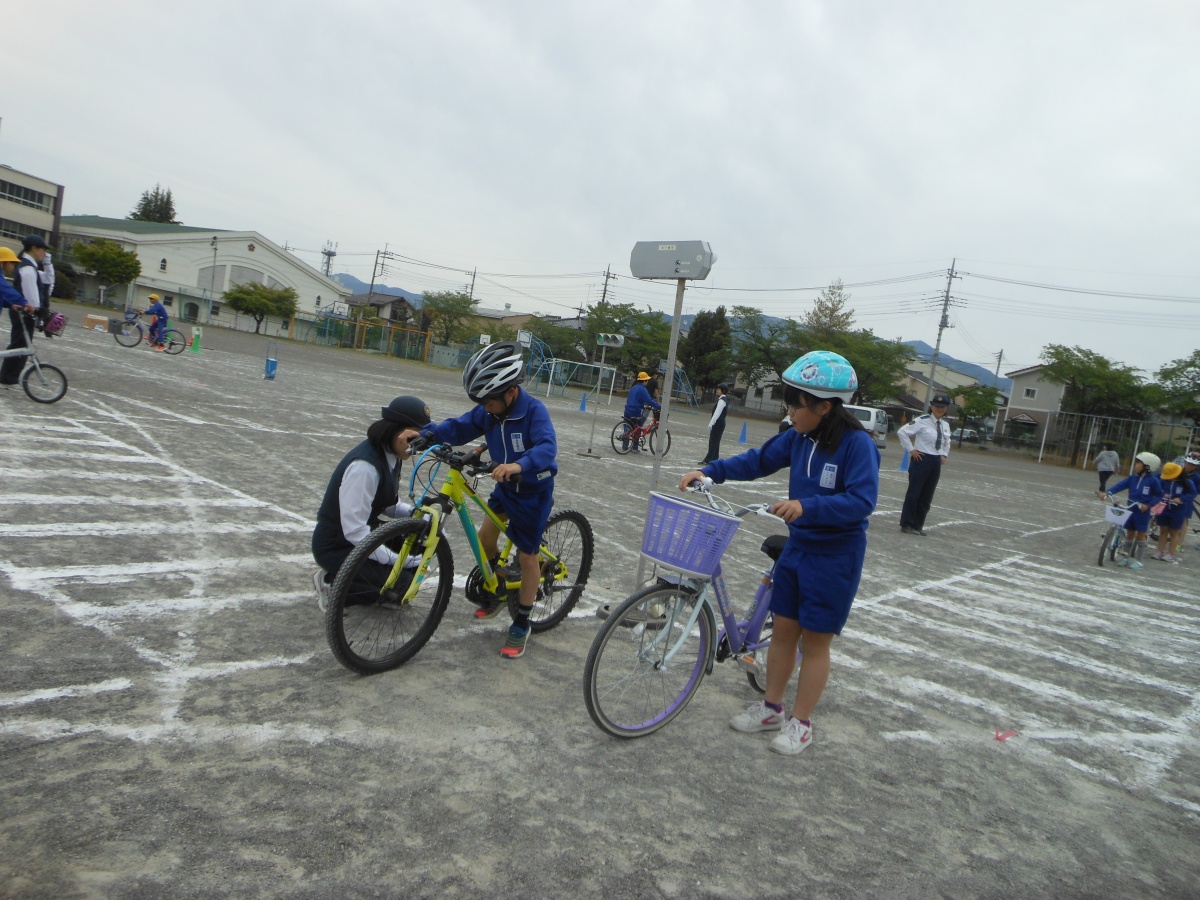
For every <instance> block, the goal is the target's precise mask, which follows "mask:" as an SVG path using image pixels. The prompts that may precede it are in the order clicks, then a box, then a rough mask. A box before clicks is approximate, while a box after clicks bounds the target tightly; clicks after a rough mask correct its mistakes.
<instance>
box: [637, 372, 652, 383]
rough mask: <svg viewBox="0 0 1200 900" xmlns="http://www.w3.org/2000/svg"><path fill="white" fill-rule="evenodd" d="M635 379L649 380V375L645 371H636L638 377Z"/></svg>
mask: <svg viewBox="0 0 1200 900" xmlns="http://www.w3.org/2000/svg"><path fill="white" fill-rule="evenodd" d="M637 380H638V381H649V380H650V376H649V375H647V374H646V373H645V372H638V377H637Z"/></svg>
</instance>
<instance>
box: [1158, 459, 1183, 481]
mask: <svg viewBox="0 0 1200 900" xmlns="http://www.w3.org/2000/svg"><path fill="white" fill-rule="evenodd" d="M1182 474H1183V466H1181V465H1180V464H1179V463H1175V462H1169V463H1167V464H1166V465H1165V466H1163V467H1162V477H1163V480H1164V481H1174V480H1175V479H1176V478H1178V477H1179V476H1180V475H1182Z"/></svg>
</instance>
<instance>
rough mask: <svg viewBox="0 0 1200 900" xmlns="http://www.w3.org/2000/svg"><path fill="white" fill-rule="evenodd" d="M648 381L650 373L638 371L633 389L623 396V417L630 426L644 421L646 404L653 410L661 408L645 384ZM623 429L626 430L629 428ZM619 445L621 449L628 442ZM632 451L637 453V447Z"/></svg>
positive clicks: (627, 444)
mask: <svg viewBox="0 0 1200 900" xmlns="http://www.w3.org/2000/svg"><path fill="white" fill-rule="evenodd" d="M649 381H650V374H649V373H648V372H638V375H637V384H635V385H634V386H633V389H632V390H631V391H630V392H629V396H628V397H626V398H625V413H624V416H623V418H624V419H625V421H626V422H628V423H629V427H630V428H632V427H634V426H635V425H641V424H642V423H643V422H645V421H646V416H645V413H643V412H642V411H643V410H644V409H645V408H646V407H647V406H649V407H650V408H651V409H654V410H660V409H662V406H660V405H659V403H658V401H657V400H655V399H654V396H653V395H652V394H651V393H650V390H649V387H648V386H647V385H648V383H649ZM625 430H626V432H628V431H629V428H627V429H625ZM621 446H622V449H624V448H625V447H627V446H629V442H628V441H621ZM633 452H634V453H637V452H638V448H637V447H634V448H633Z"/></svg>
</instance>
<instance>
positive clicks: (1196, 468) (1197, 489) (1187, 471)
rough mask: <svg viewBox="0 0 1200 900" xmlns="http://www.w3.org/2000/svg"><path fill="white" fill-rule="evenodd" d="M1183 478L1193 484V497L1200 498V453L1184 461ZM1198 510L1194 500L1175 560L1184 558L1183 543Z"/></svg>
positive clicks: (1176, 548)
mask: <svg viewBox="0 0 1200 900" xmlns="http://www.w3.org/2000/svg"><path fill="white" fill-rule="evenodd" d="M1183 477H1184V478H1187V479H1189V480H1190V481H1191V482H1192V492H1193V496H1194V497H1195V496H1200V453H1196V452H1194V451H1193V452H1190V453H1188V455H1187V456H1186V457H1185V458H1184V460H1183ZM1195 509H1196V501H1195V500H1194V499H1193V500H1192V503H1191V505H1190V506H1188V508H1187V518H1186V519H1185V520H1184V523H1183V529H1182V530H1181V531H1180V532H1179V543H1178V544H1177V545H1176V546H1175V558H1176V559H1182V558H1183V542H1184V541H1185V540H1186V539H1187V533H1188V528H1189V527H1190V526H1191V524H1192V514H1193V513H1194V512H1195ZM1196 549H1197V550H1200V544H1197V545H1196Z"/></svg>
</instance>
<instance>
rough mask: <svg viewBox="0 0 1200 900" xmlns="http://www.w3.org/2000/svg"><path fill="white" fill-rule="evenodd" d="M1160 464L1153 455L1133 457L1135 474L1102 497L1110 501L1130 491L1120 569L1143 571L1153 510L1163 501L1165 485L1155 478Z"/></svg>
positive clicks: (1114, 486)
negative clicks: (1143, 559)
mask: <svg viewBox="0 0 1200 900" xmlns="http://www.w3.org/2000/svg"><path fill="white" fill-rule="evenodd" d="M1159 465H1160V461H1159V458H1158V457H1157V456H1155V455H1154V454H1153V453H1149V452H1146V451H1143V452H1141V453H1139V454H1138V455H1137V456H1135V457H1134V463H1133V474H1132V475H1130V476H1129V477H1128V478H1122V479H1121V480H1120V481H1118V482H1117V483H1116V484H1114V485H1113V486H1112V487H1111V488H1110V489H1109V490H1108V492H1107V493H1102V494H1101V495H1100V496H1102V497H1106V498H1108V499H1111V498H1112V496H1113V494H1119V493H1121V491H1125V490H1127V491H1129V503H1130V505H1131V506H1132V507H1133V512H1132V513H1131V514H1130V516H1129V520H1128V521H1127V522H1126V523H1125V543H1124V545H1123V546H1122V556H1121V560H1120V562H1118V563H1117V565H1118V566H1128V567H1129V568H1131V569H1140V568H1142V556H1143V555H1145V553H1146V532H1147V531H1148V530H1149V528H1150V507H1151V506H1153V505H1154V504H1155V503H1157V502H1158V501H1159V500H1161V499H1162V486H1161V485H1160V484H1159V481H1158V479H1157V478H1156V477H1155V476H1154V473H1155V472H1157V471H1158V467H1159Z"/></svg>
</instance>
